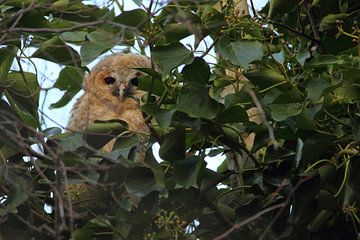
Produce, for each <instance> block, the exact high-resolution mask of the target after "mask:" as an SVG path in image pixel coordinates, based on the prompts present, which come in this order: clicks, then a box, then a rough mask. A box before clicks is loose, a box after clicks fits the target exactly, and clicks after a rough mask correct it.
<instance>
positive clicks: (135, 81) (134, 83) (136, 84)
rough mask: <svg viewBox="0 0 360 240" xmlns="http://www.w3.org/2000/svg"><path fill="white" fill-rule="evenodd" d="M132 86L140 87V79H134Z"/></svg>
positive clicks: (131, 81)
mask: <svg viewBox="0 0 360 240" xmlns="http://www.w3.org/2000/svg"><path fill="white" fill-rule="evenodd" d="M130 83H131V85H133V86H136V87H137V86H138V85H139V79H138V78H137V77H134V78H133V79H131V80H130Z"/></svg>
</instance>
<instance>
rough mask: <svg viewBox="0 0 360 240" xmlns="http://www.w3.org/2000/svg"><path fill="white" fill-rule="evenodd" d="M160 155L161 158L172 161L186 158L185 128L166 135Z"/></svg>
mask: <svg viewBox="0 0 360 240" xmlns="http://www.w3.org/2000/svg"><path fill="white" fill-rule="evenodd" d="M159 155H160V157H161V159H163V160H166V161H170V162H172V161H174V160H179V159H183V158H185V132H184V130H183V129H176V130H175V131H172V132H171V133H169V134H167V135H166V136H165V137H164V139H163V142H162V144H161V145H160V150H159Z"/></svg>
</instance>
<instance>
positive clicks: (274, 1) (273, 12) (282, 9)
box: [268, 0, 297, 18]
mask: <svg viewBox="0 0 360 240" xmlns="http://www.w3.org/2000/svg"><path fill="white" fill-rule="evenodd" d="M296 5H297V2H296V0H271V1H270V9H269V14H268V17H269V18H273V17H276V16H277V15H280V14H284V13H288V12H290V11H291V10H292V9H294V8H295V7H296Z"/></svg>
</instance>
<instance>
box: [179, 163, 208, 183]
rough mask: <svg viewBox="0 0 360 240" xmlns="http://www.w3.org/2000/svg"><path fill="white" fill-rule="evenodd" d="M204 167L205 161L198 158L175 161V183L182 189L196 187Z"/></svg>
mask: <svg viewBox="0 0 360 240" xmlns="http://www.w3.org/2000/svg"><path fill="white" fill-rule="evenodd" d="M205 165H206V164H205V161H204V160H203V158H201V157H199V156H194V157H190V158H185V159H180V160H176V161H175V163H174V178H175V182H176V183H177V184H179V185H180V186H183V187H184V188H189V187H197V185H198V183H197V180H198V177H199V175H200V174H201V172H202V170H203V169H204V168H205Z"/></svg>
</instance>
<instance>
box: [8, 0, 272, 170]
mask: <svg viewBox="0 0 360 240" xmlns="http://www.w3.org/2000/svg"><path fill="white" fill-rule="evenodd" d="M83 2H84V3H92V4H94V3H95V4H97V5H100V6H101V5H103V4H104V0H94V1H83ZM105 2H106V1H105ZM124 2H125V1H124ZM143 2H144V3H146V1H143ZM253 2H254V5H255V8H256V9H257V10H260V9H261V8H262V7H263V6H264V5H265V4H266V2H267V0H254V1H253ZM249 6H250V5H249ZM135 8H138V6H137V5H136V4H134V3H133V1H126V3H125V10H131V9H135ZM250 12H251V11H250ZM118 13H119V12H118ZM118 13H116V14H118ZM209 41H210V40H208V42H209ZM192 42H193V37H191V36H190V37H188V38H186V39H184V40H182V43H183V44H185V45H186V43H192ZM209 44H211V42H210V43H208V45H209ZM73 47H74V48H75V50H77V51H79V50H80V48H79V47H76V46H73ZM201 47H203V49H205V44H204V43H203V44H202V46H201V45H200V46H199V49H201ZM117 49H119V50H120V49H121V48H117ZM34 51H35V49H31V48H29V49H27V52H26V54H27V55H28V56H31V54H32V53H33V52H34ZM107 54H109V53H107ZM107 54H104V55H103V56H101V57H100V58H99V59H101V58H102V57H104V56H106V55H107ZM206 60H207V61H208V62H214V61H215V60H214V59H213V58H211V57H209V56H208V57H206ZM32 61H33V63H29V62H24V63H25V64H26V66H27V67H26V68H24V70H25V71H30V72H35V71H37V73H38V80H39V84H40V86H41V87H42V88H43V89H47V88H49V89H50V90H48V91H42V92H41V93H40V102H39V105H40V111H41V113H40V115H42V117H43V121H44V123H45V128H49V127H60V128H62V129H63V128H64V127H66V125H67V122H68V119H69V116H70V111H71V108H72V106H73V105H74V103H75V102H76V99H77V98H79V97H80V96H81V95H82V93H83V92H82V91H80V92H79V93H78V94H77V95H76V96H75V97H74V98H73V100H72V101H71V102H69V103H68V104H67V105H66V106H64V107H62V108H58V109H50V108H49V106H50V105H51V104H52V103H55V102H57V101H58V100H59V99H60V98H61V96H62V95H63V92H62V91H60V90H58V89H55V88H53V89H52V88H51V87H52V86H53V85H54V83H55V82H56V80H57V78H58V75H59V72H60V71H61V69H62V68H63V66H61V65H58V64H55V63H52V62H49V61H44V60H41V59H36V58H33V59H32ZM96 62H97V61H96V60H95V61H94V62H92V63H90V64H89V65H88V67H89V69H91V67H92V66H94V65H95V64H96ZM17 68H18V67H17V66H16V65H14V66H13V69H14V70H18V69H17ZM158 148H159V146H158V144H155V146H154V147H153V150H154V151H153V152H154V155H155V157H156V158H157V159H160V157H159V156H158V154H157V153H158ZM206 160H207V162H208V167H209V168H210V169H213V170H215V169H216V168H217V166H218V165H219V164H220V163H221V162H222V161H223V160H224V157H223V156H218V157H215V158H207V159H206Z"/></svg>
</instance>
